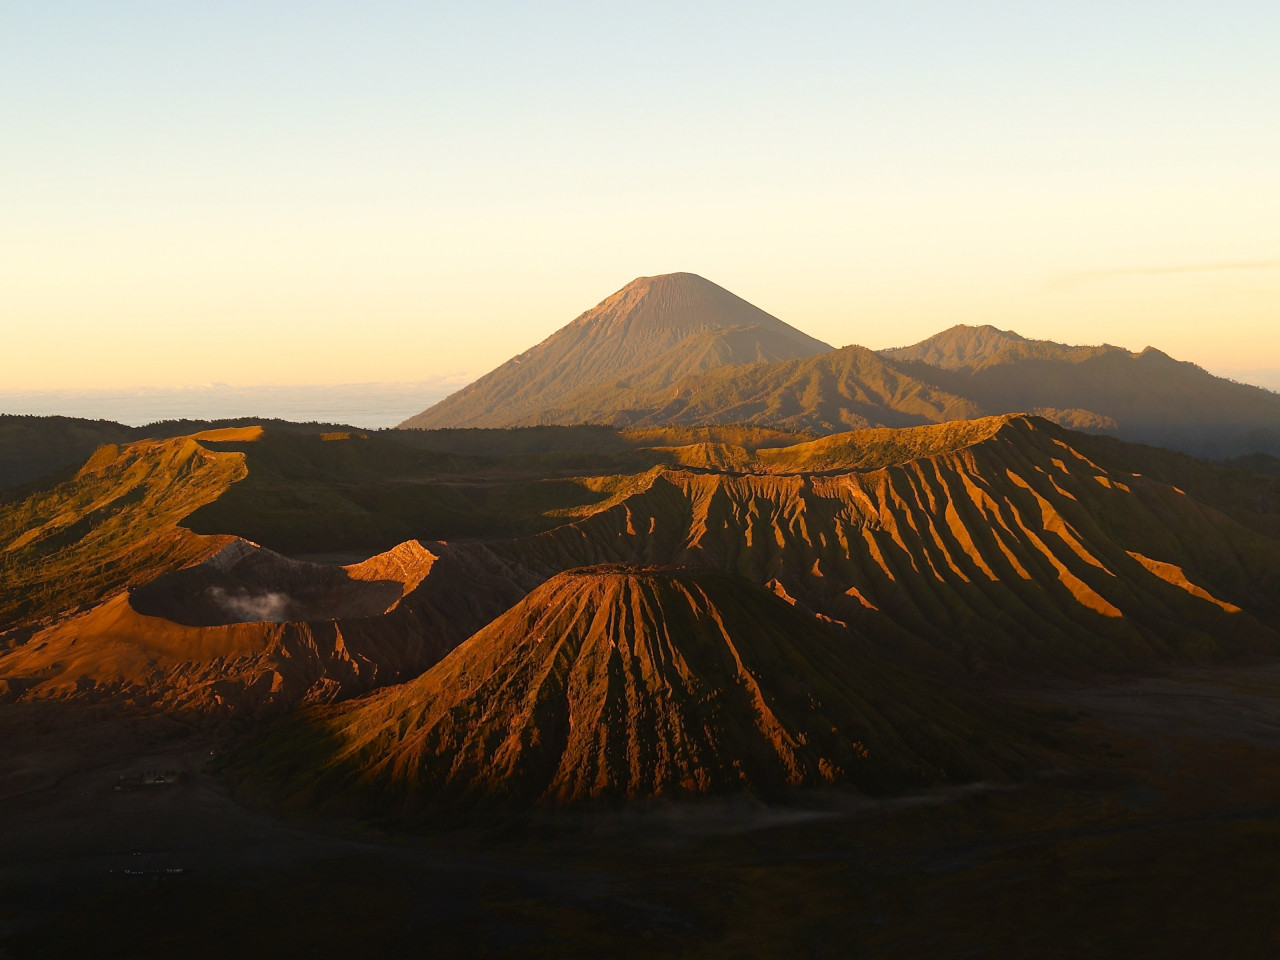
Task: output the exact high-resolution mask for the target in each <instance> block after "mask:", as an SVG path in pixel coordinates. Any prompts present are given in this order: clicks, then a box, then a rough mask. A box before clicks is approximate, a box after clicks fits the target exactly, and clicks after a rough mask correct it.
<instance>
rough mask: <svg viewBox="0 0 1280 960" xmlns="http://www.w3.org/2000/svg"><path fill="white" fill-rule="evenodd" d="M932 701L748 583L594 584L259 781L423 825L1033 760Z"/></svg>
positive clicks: (280, 762)
mask: <svg viewBox="0 0 1280 960" xmlns="http://www.w3.org/2000/svg"><path fill="white" fill-rule="evenodd" d="M935 695H936V691H934V690H931V689H930V688H927V687H924V688H922V687H921V686H920V685H919V684H917V683H914V682H912V681H908V680H905V679H904V678H903V677H902V676H901V675H899V674H898V673H895V672H894V671H893V670H891V669H889V668H888V667H886V666H885V665H884V664H882V663H880V662H878V661H877V660H876V659H875V658H874V657H872V656H870V655H869V653H868V651H867V650H866V649H865V647H864V646H863V645H861V644H859V643H857V642H854V641H852V640H851V639H850V638H849V637H847V636H845V635H843V634H842V633H841V632H839V631H836V630H833V629H831V628H829V627H828V626H826V625H824V624H822V623H820V622H819V621H817V620H815V619H814V618H812V617H811V616H807V615H805V614H803V613H800V612H797V611H796V610H795V609H794V608H793V607H791V606H790V605H788V604H787V603H786V602H784V601H782V600H780V599H778V598H777V597H775V596H773V595H771V594H769V593H767V592H765V591H763V590H761V589H760V588H759V587H754V586H752V585H750V584H749V583H747V582H745V581H743V580H741V579H740V578H737V577H732V576H728V575H725V574H720V573H713V572H707V571H682V570H655V569H643V568H591V569H585V570H576V571H571V572H567V573H563V574H560V575H559V576H557V577H555V578H553V579H552V580H550V581H549V582H548V583H546V584H544V585H543V586H541V587H539V588H538V589H537V590H535V591H533V592H532V593H531V594H530V595H529V596H528V597H526V598H525V599H524V600H522V601H521V602H520V603H519V604H517V605H516V606H515V607H514V608H512V609H511V610H510V611H508V612H507V613H505V614H503V615H502V616H501V617H499V618H498V619H497V620H495V621H494V622H493V623H491V624H489V625H488V626H486V627H485V628H484V629H482V630H480V631H479V632H478V633H477V634H476V635H475V636H473V637H472V638H471V639H469V640H468V641H467V642H466V643H464V644H463V645H462V646H460V647H459V648H458V649H457V650H455V651H454V652H453V653H452V654H450V655H449V656H448V657H447V658H445V659H444V660H443V661H442V662H441V663H440V664H438V665H437V666H436V667H434V668H432V669H431V670H430V671H428V672H427V673H426V674H425V675H423V676H422V677H420V678H419V679H417V680H415V681H413V682H411V683H407V684H403V685H401V686H399V687H396V688H393V689H389V690H387V691H384V692H382V693H379V694H377V695H375V696H373V697H371V698H367V699H365V700H363V701H360V702H358V703H353V704H350V705H347V706H345V707H343V708H340V709H338V710H336V711H330V712H328V713H321V714H319V715H307V716H304V717H303V718H301V719H300V720H297V721H294V722H293V723H292V724H291V725H290V726H289V727H288V728H287V729H286V730H285V731H283V732H278V733H276V734H274V735H273V736H272V737H269V738H268V739H267V741H266V742H265V743H263V744H260V745H259V746H258V747H257V749H256V750H255V751H254V752H253V754H251V759H250V760H249V761H248V763H247V766H248V767H249V768H250V769H256V770H259V771H265V772H267V773H268V774H273V775H276V776H281V775H282V774H283V776H282V779H283V780H284V782H285V789H286V791H288V792H293V793H301V794H303V795H305V796H307V798H308V799H309V800H310V801H312V802H316V801H318V802H320V803H329V804H335V805H342V806H345V805H353V806H356V807H359V806H360V805H361V804H362V803H365V802H370V803H372V804H374V805H375V807H376V809H378V810H380V811H382V812H383V813H387V812H392V811H395V812H399V813H408V814H412V813H413V812H415V811H419V810H423V809H427V808H430V807H432V806H434V805H437V804H442V803H443V804H453V803H458V802H462V803H467V802H498V803H501V802H509V803H512V804H515V805H519V806H521V807H524V806H527V805H528V804H529V803H533V802H551V803H567V802H573V801H580V800H587V799H594V798H607V797H645V796H656V795H680V794H699V793H709V792H718V791H724V790H739V789H746V790H751V791H755V792H764V793H770V792H776V791H778V790H782V789H784V788H789V787H800V786H805V785H815V784H824V783H831V782H847V783H854V784H858V785H860V786H863V787H868V788H880V789H883V788H887V787H895V786H901V785H906V784H919V783H937V782H943V781H948V780H950V781H953V782H954V781H963V780H965V779H969V778H972V777H975V776H999V775H1000V773H1001V772H1002V771H1003V770H1005V769H1007V767H1009V766H1013V767H1016V766H1018V765H1019V764H1020V763H1021V762H1022V761H1023V755H1022V754H1021V753H1020V752H1019V751H1018V750H1017V749H1013V748H1010V747H1007V746H1006V745H1004V744H1003V743H1000V742H988V743H987V744H985V746H984V747H983V749H981V750H979V749H976V748H974V747H973V746H972V745H971V741H972V740H973V739H974V732H975V729H978V728H981V729H982V732H983V735H984V737H985V736H986V735H988V734H990V733H991V731H990V730H989V729H986V728H982V724H983V723H984V722H990V718H989V716H984V717H983V720H981V721H975V719H974V717H973V716H972V715H969V714H966V713H965V712H964V711H962V710H961V709H960V708H959V707H957V706H956V705H955V704H954V703H952V702H950V701H948V700H947V699H946V698H945V697H942V698H937V697H936V696H935ZM921 699H928V700H931V702H930V704H929V706H928V707H927V708H921V707H919V706H918V705H916V704H915V703H913V701H919V700H921ZM922 709H923V710H924V711H925V712H931V713H932V718H931V719H930V720H925V718H924V717H923V716H922V713H921V710H922ZM978 714H980V715H981V714H983V711H982V710H978Z"/></svg>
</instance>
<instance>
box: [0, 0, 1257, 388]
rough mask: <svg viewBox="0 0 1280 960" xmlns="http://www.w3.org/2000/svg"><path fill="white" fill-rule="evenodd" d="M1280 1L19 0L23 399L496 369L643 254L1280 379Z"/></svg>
mask: <svg viewBox="0 0 1280 960" xmlns="http://www.w3.org/2000/svg"><path fill="white" fill-rule="evenodd" d="M1278 37H1280V4H1276V3H1274V0H1268V2H1258V3H1242V2H1236V3H1233V2H1230V0H1227V2H1219V3H1213V4H1210V3H1179V2H1176V0H1164V2H1160V3H1155V2H1145V0H1134V2H1116V0H1110V2H1106V3H1101V2H1091V0H1082V2H1074V3H1070V4H1066V3H1053V4H1029V3H1025V2H1022V3H983V2H965V3H960V2H955V3H943V2H932V3H919V2H916V3H912V2H903V3H893V4H890V3H883V2H879V3H857V2H847V0H846V2H842V3H803V2H800V3H795V2H793V3H787V4H780V3H779V4H760V3H751V2H745V0H737V2H732V3H696V2H693V3H690V2H683V3H663V2H646V3H643V4H628V3H616V4H599V3H590V4H587V3H557V2H540V3H486V2H469V3H466V4H462V3H449V4H435V3H423V2H415V3H397V2H383V3H377V4H369V3H336V2H324V0H312V2H307V3H302V2H274V3H273V2H269V0H255V2H252V3H249V2H236V0H221V2H219V3H206V4H193V3H171V2H165V3H159V2H156V3H132V2H109V0H97V2H84V3H65V2H58V0H41V2H39V3H24V2H16V0H0V333H2V336H3V340H2V341H0V342H2V343H3V344H4V350H3V353H0V390H4V391H21V390H62V389H69V388H75V389H94V388H117V387H123V386H138V387H162V386H168V387H174V386H186V385H191V384H201V383H211V382H218V383H225V384H231V385H247V384H260V383H277V384H291V383H298V384H300V383H306V384H324V383H356V382H359V383H365V382H373V381H422V380H425V379H431V378H451V379H457V378H459V377H462V378H464V379H465V378H466V377H467V376H474V375H478V374H480V373H483V372H485V371H486V370H488V369H490V368H492V367H494V366H496V365H497V364H499V363H501V362H502V361H504V360H506V359H507V358H508V357H510V356H512V355H515V354H518V353H520V352H521V351H523V350H524V349H526V348H527V347H529V346H531V345H532V344H534V343H536V342H538V341H540V340H542V339H543V338H544V337H546V336H547V335H548V334H550V333H551V332H553V331H554V330H556V329H558V328H559V327H561V326H563V325H564V324H565V323H568V322H569V321H570V320H572V319H573V318H574V317H575V316H577V315H578V314H579V313H581V312H582V311H584V310H586V309H588V308H590V307H591V306H593V305H594V304H596V303H597V302H599V301H600V300H602V299H604V298H605V297H606V296H607V295H609V294H610V293H612V292H613V291H614V290H616V289H618V288H619V287H621V286H623V285H624V284H626V283H627V282H629V281H630V280H632V279H633V278H634V277H637V276H646V275H653V274H659V273H668V272H673V271H680V270H684V271H690V272H694V273H698V274H701V275H702V276H704V277H707V278H708V279H711V280H713V281H715V282H717V283H719V284H721V285H722V286H725V287H727V288H728V289H730V290H732V291H734V292H735V293H737V294H738V295H740V296H742V297H744V298H746V299H747V300H749V301H751V302H752V303H755V304H756V305H757V306H759V307H761V308H763V309H765V310H767V311H768V312H770V313H772V314H774V315H775V316H778V317H780V318H781V319H783V320H785V321H787V322H788V323H791V324H793V325H795V326H798V327H800V328H801V329H803V330H805V331H806V332H808V333H810V334H812V335H814V336H816V337H819V338H821V339H823V340H826V341H828V342H830V343H832V344H834V345H836V346H842V345H845V344H848V343H861V344H864V345H866V346H869V347H873V348H880V347H888V346H897V345H902V344H906V343H912V342H915V341H918V340H920V339H923V338H924V337H927V336H929V335H931V334H933V333H936V332H938V331H939V330H941V329H944V328H946V327H949V326H952V325H954V324H956V323H973V324H977V323H992V324H995V325H996V326H999V327H1002V328H1005V329H1013V330H1016V331H1018V332H1019V333H1021V334H1023V335H1024V336H1030V337H1036V338H1047V339H1054V340H1059V341H1063V342H1069V343H1102V342H1106V343H1114V344H1119V345H1121V346H1126V347H1129V348H1131V349H1134V350H1141V349H1142V348H1143V347H1145V346H1147V345H1154V346H1158V347H1159V348H1161V349H1163V350H1165V351H1166V352H1168V353H1170V354H1172V355H1173V356H1175V357H1178V358H1179V359H1186V360H1194V361H1195V362H1197V363H1200V364H1201V365H1202V366H1205V367H1207V368H1209V369H1211V370H1215V371H1229V372H1236V371H1244V370H1262V369H1271V370H1272V372H1273V373H1274V371H1275V369H1276V368H1280V176H1278V171H1280V97H1277V95H1276V93H1277V91H1280V56H1277V55H1276V42H1277V38H1278Z"/></svg>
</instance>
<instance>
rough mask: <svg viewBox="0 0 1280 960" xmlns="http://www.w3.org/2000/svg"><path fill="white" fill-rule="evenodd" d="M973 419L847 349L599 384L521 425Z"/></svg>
mask: <svg viewBox="0 0 1280 960" xmlns="http://www.w3.org/2000/svg"><path fill="white" fill-rule="evenodd" d="M978 413H979V410H978V408H977V406H975V405H974V404H973V403H971V402H969V401H967V400H965V399H963V398H962V397H959V396H955V395H952V394H949V393H947V392H945V391H943V390H940V389H938V388H936V387H933V386H930V385H929V384H927V383H924V382H922V381H920V380H918V379H916V378H914V377H911V376H908V375H906V374H903V373H902V372H901V371H898V370H896V369H894V368H893V367H892V366H891V365H889V364H887V363H885V361H884V360H882V359H881V358H880V357H879V356H877V355H876V354H875V353H874V352H873V351H871V350H868V349H867V348H866V347H857V346H852V347H844V348H842V349H840V350H832V351H828V352H826V353H822V354H818V355H817V356H810V357H803V358H798V359H791V360H782V361H777V362H773V363H758V364H752V365H750V366H733V367H720V368H716V369H713V370H708V371H705V372H702V373H699V374H697V375H694V376H690V377H685V378H683V379H681V380H679V381H676V382H674V383H672V384H670V385H669V386H668V385H665V384H664V385H662V387H661V389H655V388H654V387H653V386H651V385H649V384H641V385H640V386H633V385H631V384H628V383H621V384H607V385H601V386H599V387H595V388H592V389H590V390H585V391H581V392H579V393H575V394H572V395H570V396H568V397H566V398H565V399H564V400H563V401H562V402H561V403H560V404H558V405H556V406H553V407H549V408H547V409H545V410H542V411H539V412H538V413H537V414H531V415H529V417H528V418H527V419H528V420H529V421H530V422H532V421H533V420H534V419H539V420H542V421H545V422H552V421H554V422H557V423H580V422H589V421H594V422H608V423H613V424H615V425H618V426H639V427H654V426H662V425H667V424H677V425H684V426H709V425H713V424H726V423H741V424H751V425H755V426H764V427H773V428H777V429H783V430H793V431H794V430H804V431H814V432H817V433H834V432H837V431H842V430H849V429H859V428H863V427H872V426H893V427H904V426H913V425H915V424H921V423H936V422H938V421H942V420H956V419H961V418H964V417H972V416H977V415H978ZM521 422H524V421H521Z"/></svg>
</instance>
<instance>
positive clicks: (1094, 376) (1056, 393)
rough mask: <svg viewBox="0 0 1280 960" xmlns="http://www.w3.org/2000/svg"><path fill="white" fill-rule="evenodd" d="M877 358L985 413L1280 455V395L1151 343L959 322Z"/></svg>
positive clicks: (1218, 451) (1201, 448)
mask: <svg viewBox="0 0 1280 960" xmlns="http://www.w3.org/2000/svg"><path fill="white" fill-rule="evenodd" d="M880 355H881V356H882V357H884V358H886V359H887V360H890V361H892V362H894V363H895V364H896V365H897V366H899V367H900V368H901V369H902V370H903V371H904V372H905V373H908V374H910V375H911V376H913V377H916V378H918V379H920V380H923V381H925V382H927V383H930V384H932V385H934V386H935V388H937V389H940V390H946V391H950V392H952V393H956V394H959V395H960V396H963V397H967V398H968V399H970V400H972V401H973V402H974V403H976V404H977V405H978V406H979V407H980V408H981V409H982V411H983V412H985V413H1004V412H1007V411H1013V410H1035V411H1044V412H1045V414H1046V415H1047V416H1053V417H1054V418H1055V419H1060V420H1062V421H1063V422H1064V423H1066V424H1068V425H1073V426H1074V425H1078V426H1082V427H1087V428H1090V429H1104V430H1106V431H1107V432H1110V433H1114V434H1115V435H1117V436H1119V437H1122V438H1124V439H1126V440H1137V441H1140V442H1143V443H1155V444H1159V445H1161V446H1167V447H1173V448H1176V449H1180V450H1185V451H1188V452H1190V453H1195V454H1198V455H1201V456H1212V457H1225V456H1232V455H1235V454H1240V453H1247V452H1252V451H1255V450H1263V451H1268V452H1272V453H1280V394H1275V393H1272V392H1271V391H1269V390H1264V389H1262V388H1261V387H1253V386H1249V385H1247V384H1242V383H1234V382H1232V381H1230V380H1224V379H1222V378H1220V377H1215V376H1213V375H1211V374H1209V373H1207V372H1206V371H1205V370H1203V369H1201V368H1200V367H1198V366H1196V365H1195V364H1193V363H1185V362H1179V361H1177V360H1174V359H1173V358H1172V357H1170V356H1168V355H1167V354H1164V353H1162V352H1160V351H1159V350H1156V349H1155V348H1153V347H1147V348H1146V349H1145V350H1143V351H1142V352H1141V353H1130V352H1129V351H1128V350H1125V349H1123V348H1121V347H1113V346H1108V345H1104V346H1098V347H1072V346H1066V345H1064V344H1059V343H1052V342H1049V341H1044V340H1027V339H1025V338H1023V337H1020V336H1018V335H1017V334H1016V333H1012V332H1009V331H1005V330H997V329H995V328H994V327H966V326H958V327H953V328H951V329H950V330H946V331H943V332H942V333H940V334H938V335H937V336H934V337H931V338H929V339H928V340H925V341H922V342H921V343H918V344H915V345H914V346H910V347H900V348H897V349H893V350H882V351H880Z"/></svg>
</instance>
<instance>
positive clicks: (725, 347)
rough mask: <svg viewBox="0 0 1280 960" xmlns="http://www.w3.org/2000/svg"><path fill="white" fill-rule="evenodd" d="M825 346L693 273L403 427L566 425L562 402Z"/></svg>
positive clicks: (649, 289) (610, 305) (657, 285)
mask: <svg viewBox="0 0 1280 960" xmlns="http://www.w3.org/2000/svg"><path fill="white" fill-rule="evenodd" d="M830 349H831V348H830V347H829V346H828V345H827V344H825V343H822V342H821V341H819V340H815V339H813V338H812V337H810V336H808V335H806V334H804V333H801V332H800V331H799V330H796V329H795V328H794V327H790V326H788V325H787V324H785V323H783V322H782V321H781V320H779V319H777V318H776V317H772V316H770V315H769V314H767V313H765V312H764V311H763V310H760V309H759V308H757V307H754V306H752V305H751V304H749V303H747V302H746V301H745V300H743V299H741V298H740V297H736V296H734V295H733V294H732V293H730V292H729V291H727V290H725V289H724V288H722V287H719V286H716V285H715V284H714V283H711V282H710V281H708V280H704V279H703V278H702V277H699V276H695V275H694V274H691V273H672V274H666V275H664V276H658V277H640V278H639V279H637V280H634V281H632V282H631V283H629V284H627V286H625V287H623V288H622V289H621V290H619V291H618V292H617V293H615V294H613V295H612V296H611V297H609V298H608V299H606V300H604V301H603V302H601V303H600V304H599V305H598V306H596V307H594V308H592V309H591V310H588V311H587V312H586V313H584V314H582V316H580V317H578V319H576V320H574V321H573V322H572V323H570V324H569V325H568V326H566V327H564V328H562V329H560V330H558V331H556V332H555V333H553V334H552V335H551V336H550V337H548V338H547V339H546V340H544V341H542V343H540V344H538V345H537V346H535V347H533V348H531V349H529V350H526V351H525V352H524V353H522V354H520V355H519V356H518V357H514V358H512V359H511V360H508V361H507V362H506V363H504V364H503V365H502V366H500V367H498V368H497V369H496V370H494V371H492V372H491V373H488V374H486V375H485V376H483V377H481V378H480V379H479V380H477V381H476V382H475V383H473V384H471V385H470V386H467V387H464V388H463V389H462V390H459V391H458V392H457V393H455V394H453V395H452V396H450V397H447V398H446V399H444V400H442V401H440V402H439V403H437V404H436V405H435V406H434V407H431V408H430V409H429V410H426V411H424V412H423V413H420V414H418V415H417V416H416V417H412V418H410V419H409V420H406V421H405V422H404V423H403V424H401V426H402V427H405V428H432V427H498V426H510V425H514V424H529V423H539V422H569V421H560V420H556V419H555V418H554V417H552V418H548V417H545V416H542V414H541V412H542V411H544V410H548V409H550V408H552V407H554V406H556V405H557V403H558V402H559V401H560V400H561V398H563V397H565V396H567V395H569V394H570V393H573V392H575V391H579V390H583V389H586V388H589V387H593V386H596V385H602V384H608V383H615V382H617V381H625V382H627V383H628V384H629V385H633V386H640V385H643V387H645V388H647V389H660V388H662V387H665V386H666V385H668V384H670V383H673V382H674V381H676V380H678V379H679V378H681V377H683V376H686V375H688V374H691V373H694V372H696V371H699V370H705V369H707V368H710V367H717V366H722V365H725V364H742V363H756V362H758V361H770V360H783V359H787V358H790V357H804V356H810V355H812V354H816V353H821V352H824V351H826V350H830Z"/></svg>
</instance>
